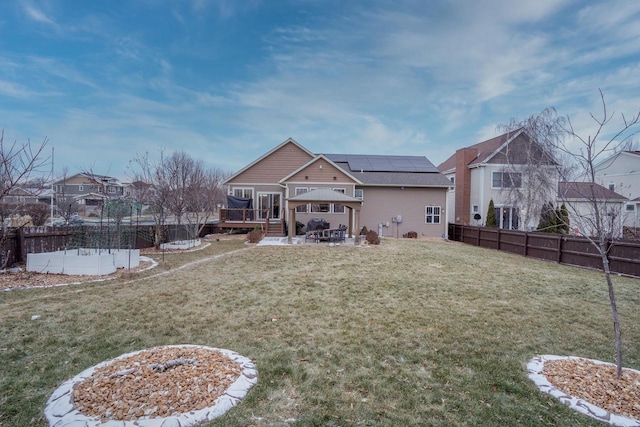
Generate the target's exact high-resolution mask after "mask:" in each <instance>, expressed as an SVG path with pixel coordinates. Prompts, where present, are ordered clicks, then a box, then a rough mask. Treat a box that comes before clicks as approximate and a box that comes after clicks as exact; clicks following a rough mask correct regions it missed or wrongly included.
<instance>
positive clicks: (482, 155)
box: [438, 129, 523, 172]
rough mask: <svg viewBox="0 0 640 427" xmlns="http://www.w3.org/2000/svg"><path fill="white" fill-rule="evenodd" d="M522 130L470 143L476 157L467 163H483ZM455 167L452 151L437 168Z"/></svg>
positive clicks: (443, 169) (454, 155)
mask: <svg viewBox="0 0 640 427" xmlns="http://www.w3.org/2000/svg"><path fill="white" fill-rule="evenodd" d="M522 132H523V130H522V129H518V130H516V131H512V132H507V133H504V134H502V135H498V136H496V137H494V138H491V139H487V140H486V141H482V142H479V143H477V144H474V145H470V146H469V147H464V148H471V149H474V150H476V157H475V158H474V159H473V160H472V161H471V162H469V163H468V164H467V166H470V165H472V164H477V163H483V162H486V161H487V160H489V159H490V158H491V157H493V156H495V155H496V153H497V152H498V151H500V149H501V148H502V147H504V146H505V145H507V144H508V143H509V142H511V141H512V140H513V139H515V138H516V137H517V136H518V135H520V134H521V133H522ZM455 168H456V154H455V153H453V154H452V155H451V157H449V158H448V159H447V160H445V161H444V162H442V163H440V165H438V170H440V171H442V172H445V171H449V170H452V169H455Z"/></svg>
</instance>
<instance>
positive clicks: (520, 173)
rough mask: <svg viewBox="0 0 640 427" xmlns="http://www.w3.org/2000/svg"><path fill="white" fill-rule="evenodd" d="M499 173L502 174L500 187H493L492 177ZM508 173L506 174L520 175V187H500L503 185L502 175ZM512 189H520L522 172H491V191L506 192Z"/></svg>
mask: <svg viewBox="0 0 640 427" xmlns="http://www.w3.org/2000/svg"><path fill="white" fill-rule="evenodd" d="M496 173H499V174H502V175H503V176H502V177H501V178H502V179H501V180H500V184H501V186H500V187H494V186H493V182H494V179H493V175H494V174H496ZM505 173H508V174H518V175H520V186H519V187H504V186H502V184H504V174H505ZM512 188H522V172H507V171H491V189H492V190H508V189H512Z"/></svg>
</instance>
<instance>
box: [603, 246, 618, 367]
mask: <svg viewBox="0 0 640 427" xmlns="http://www.w3.org/2000/svg"><path fill="white" fill-rule="evenodd" d="M605 245H606V243H605ZM606 249H607V248H606V247H603V245H601V246H600V254H601V255H602V267H603V270H604V275H605V277H606V279H607V288H608V289H609V303H610V304H611V314H612V315H613V331H614V332H615V335H616V376H617V378H618V379H620V375H621V374H622V334H621V332H620V318H619V317H618V306H617V305H616V295H615V292H614V289H613V281H612V280H611V270H610V268H609V257H608V255H607V250H606Z"/></svg>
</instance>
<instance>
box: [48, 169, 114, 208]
mask: <svg viewBox="0 0 640 427" xmlns="http://www.w3.org/2000/svg"><path fill="white" fill-rule="evenodd" d="M53 189H54V191H55V200H56V203H58V202H64V201H69V200H74V201H75V202H77V204H78V209H79V211H80V212H81V213H84V214H89V213H91V212H95V211H99V210H100V208H101V206H102V204H103V202H104V200H105V199H117V198H120V197H123V195H124V186H123V185H122V184H121V183H120V181H119V180H118V179H117V178H114V177H111V176H107V175H96V174H90V173H77V174H75V175H72V176H69V177H63V178H61V179H59V180H57V181H55V182H54V183H53Z"/></svg>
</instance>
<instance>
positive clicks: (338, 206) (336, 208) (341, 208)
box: [333, 188, 345, 213]
mask: <svg viewBox="0 0 640 427" xmlns="http://www.w3.org/2000/svg"><path fill="white" fill-rule="evenodd" d="M333 191H337V192H338V193H342V194H344V193H345V190H344V188H334V189H333ZM333 213H344V205H341V204H339V203H335V204H334V205H333Z"/></svg>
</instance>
